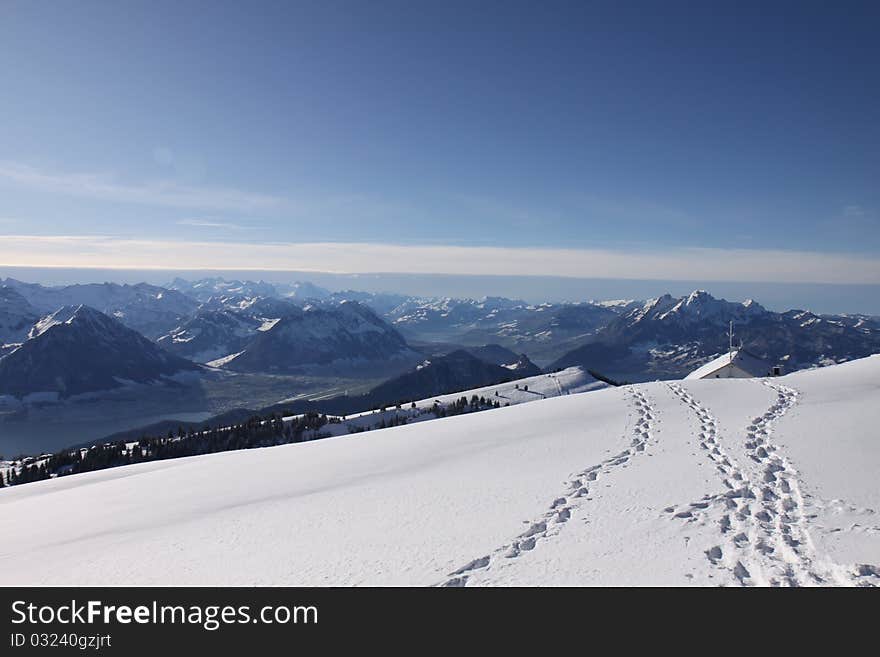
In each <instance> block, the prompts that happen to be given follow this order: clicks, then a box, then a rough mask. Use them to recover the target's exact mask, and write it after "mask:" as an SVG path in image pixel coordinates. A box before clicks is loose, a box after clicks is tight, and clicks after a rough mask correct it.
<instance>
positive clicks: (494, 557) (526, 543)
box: [440, 388, 656, 586]
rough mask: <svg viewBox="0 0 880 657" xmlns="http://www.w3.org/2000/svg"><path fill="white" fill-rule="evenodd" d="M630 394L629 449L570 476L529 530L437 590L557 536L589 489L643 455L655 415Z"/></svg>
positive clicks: (640, 398)
mask: <svg viewBox="0 0 880 657" xmlns="http://www.w3.org/2000/svg"><path fill="white" fill-rule="evenodd" d="M630 394H631V396H632V403H633V406H634V408H635V411H636V414H637V417H636V422H635V427H634V428H633V432H632V439H631V442H630V446H629V447H628V448H627V449H625V450H623V451H622V452H620V453H619V454H616V455H614V456H612V457H610V458H608V459H605V460H604V461H602V462H601V463H599V464H597V465H592V466H590V467H588V468H586V469H584V470H581V471H579V472H577V473H575V474H574V475H572V476H571V478H570V480H569V481H568V484H567V486H566V488H565V490H564V491H562V492H561V493H560V494H559V495H558V496H557V497H555V498H554V499H553V501H552V503H551V504H550V505H549V508H548V510H547V511H546V512H545V513H544V514H543V515H542V516H541V517H540V518H538V519H535V520H532V521H530V522H529V523H528V524H529V528H528V529H527V530H526V531H525V532H523V533H522V534H520V535H519V536H517V537H516V538H515V539H514V540H513V541H511V542H510V543H507V544H505V545H502V546H501V547H499V548H497V549H496V550H494V551H493V552H491V553H490V554H487V555H484V556H482V557H479V558H477V559H474V560H473V561H471V562H469V563H467V564H465V565H464V566H462V567H461V568H459V569H457V570H455V571H454V572H452V573H450V574H449V577H448V579H446V580H445V581H443V582H441V583H440V586H467V585H468V583H469V582H470V580H471V579H472V578H473V577H474V576H475V575H479V574H481V573H483V572H488V571H490V570H491V569H492V568H493V567H495V566H497V565H499V564H501V563H504V562H506V561H507V560H509V559H517V558H519V557H521V556H522V555H523V554H525V553H528V552H530V551H532V550H534V549H535V548H537V547H538V546H540V544H541V543H542V542H544V541H547V540H551V539H552V538H553V537H555V536H558V535H559V533H560V532H562V530H563V529H564V527H565V525H566V523H568V521H569V520H570V519H571V517H572V515H573V514H574V513H577V512H578V511H579V510H581V508H582V507H583V506H584V505H585V503H586V501H588V499H589V498H588V497H587V496H588V494H589V492H590V487H591V486H594V485H595V483H596V482H597V481H599V480H601V479H603V478H605V477H607V476H608V475H610V474H612V473H613V472H614V470H615V469H616V468H619V467H621V466H624V465H626V464H627V463H629V461H630V460H631V459H633V458H634V457H635V456H637V455H639V454H641V453H643V452H644V451H645V448H646V447H647V445H648V444H649V443H650V442H651V441H652V440H654V426H655V421H656V412H655V410H654V408H653V407H652V406H651V404H650V403H649V402H648V399H647V397H646V396H645V394H644V393H643V392H642V391H641V390H639V389H637V388H633V389H632V390H631V391H630Z"/></svg>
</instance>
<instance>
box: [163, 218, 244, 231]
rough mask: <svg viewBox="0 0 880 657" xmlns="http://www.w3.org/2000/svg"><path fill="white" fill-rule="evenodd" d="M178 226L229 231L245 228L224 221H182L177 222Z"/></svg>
mask: <svg viewBox="0 0 880 657" xmlns="http://www.w3.org/2000/svg"><path fill="white" fill-rule="evenodd" d="M177 225H178V226H195V227H197V228H225V229H227V230H244V229H245V227H244V226H241V225H239V224H233V223H228V222H224V221H214V220H213V219H181V220H180V221H178V222H177Z"/></svg>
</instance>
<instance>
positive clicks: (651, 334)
mask: <svg viewBox="0 0 880 657" xmlns="http://www.w3.org/2000/svg"><path fill="white" fill-rule="evenodd" d="M731 320H732V321H733V322H734V334H735V341H736V343H737V344H739V343H740V342H741V343H742V345H743V346H744V347H745V348H746V349H748V350H749V351H750V352H752V353H754V354H756V355H758V356H760V357H762V358H765V359H767V360H770V361H772V362H774V363H779V364H781V365H782V366H783V367H784V368H785V369H786V370H787V371H792V370H795V369H801V368H804V367H810V366H813V365H825V364H828V363H833V362H842V361H846V360H852V359H855V358H862V357H864V356H868V355H870V354H873V353H876V352H877V351H880V330H878V328H877V327H876V326H874V325H873V324H872V323H871V322H870V321H865V320H861V321H853V320H852V318H841V317H836V316H818V315H815V314H813V313H810V312H809V311H803V310H790V311H788V312H784V313H777V312H772V311H769V310H767V309H765V308H764V307H763V306H761V305H760V304H759V303H757V302H755V301H752V300H748V301H745V302H742V303H738V302H730V301H725V300H724V299H716V298H714V297H712V296H711V295H710V294H708V293H707V292H704V291H702V290H697V291H695V292H692V293H691V294H689V295H688V296H685V297H681V298H675V297H672V296H670V295H668V294H666V295H663V296H661V297H658V298H656V299H652V300H650V301H648V302H646V303H645V304H644V305H642V306H639V307H637V308H634V309H632V310H630V311H629V312H627V313H625V314H623V315H620V316H619V317H617V318H615V319H614V320H612V321H611V322H610V323H609V324H608V325H607V326H605V327H604V328H602V329H601V330H600V331H598V332H597V334H596V335H595V336H593V337H592V338H591V339H589V340H588V341H587V342H586V344H583V345H582V346H580V347H578V348H576V349H574V350H572V351H571V352H569V353H567V354H565V355H564V356H562V357H561V358H559V359H558V360H557V361H556V362H554V363H553V364H552V365H551V366H550V367H551V368H552V367H569V366H571V365H582V366H585V367H589V368H593V369H598V370H600V371H603V372H605V373H607V374H611V375H622V376H625V377H644V378H647V377H654V376H660V377H668V376H678V375H683V374H686V373H687V372H688V371H690V370H692V369H695V368H696V367H698V366H699V365H701V364H703V363H705V362H707V361H708V360H711V359H712V358H713V357H714V356H717V355H718V354H719V353H721V352H724V351H726V350H727V348H728V343H729V338H728V326H729V322H730V321H731Z"/></svg>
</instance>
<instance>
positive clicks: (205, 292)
mask: <svg viewBox="0 0 880 657" xmlns="http://www.w3.org/2000/svg"><path fill="white" fill-rule="evenodd" d="M166 287H167V288H168V289H169V290H176V291H178V292H182V293H183V294H185V295H187V296H189V297H191V298H193V299H195V300H197V301H201V302H205V301H208V299H210V298H211V297H233V296H238V297H274V296H278V294H279V293H278V290H277V289H276V288H275V286H274V285H272V284H271V283H267V282H266V281H239V280H227V279H225V278H220V277H219V276H215V277H213V278H202V279H199V280H197V281H188V280H186V279H183V278H175V279H174V280H173V281H171V283H169V284H168V285H167V286H166Z"/></svg>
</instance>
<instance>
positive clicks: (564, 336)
mask: <svg viewBox="0 0 880 657" xmlns="http://www.w3.org/2000/svg"><path fill="white" fill-rule="evenodd" d="M618 311H619V308H618V307H617V306H613V307H605V306H601V305H598V304H593V303H578V304H551V303H544V304H528V303H526V302H524V301H516V300H512V299H505V298H502V297H486V298H483V299H452V298H443V299H410V300H408V301H406V302H404V303H402V304H400V305H399V306H398V307H396V308H394V309H393V310H391V311H389V312H388V313H387V314H386V317H387V318H388V320H389V321H390V322H391V323H392V325H393V326H394V327H395V328H397V329H398V330H399V331H400V332H401V333H402V334H403V335H404V336H406V338H407V339H408V340H413V341H422V342H438V341H439V342H442V341H449V342H458V343H460V344H463V345H482V344H487V343H499V344H501V345H502V346H505V347H508V348H510V349H514V350H516V351H518V352H522V351H525V352H527V353H529V355H534V356H536V357H543V360H544V362H547V361H549V360H552V359H553V358H555V357H558V356H559V355H561V354H562V353H564V352H565V351H566V348H565V346H564V345H566V344H568V342H569V341H571V340H577V339H584V338H586V337H588V336H590V335H593V334H594V333H595V332H596V331H597V330H599V329H600V328H602V327H603V326H604V325H605V324H607V323H608V322H610V321H611V320H613V319H614V318H615V317H617V315H618ZM568 348H571V347H570V346H569V347H568ZM548 356H549V357H548Z"/></svg>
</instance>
